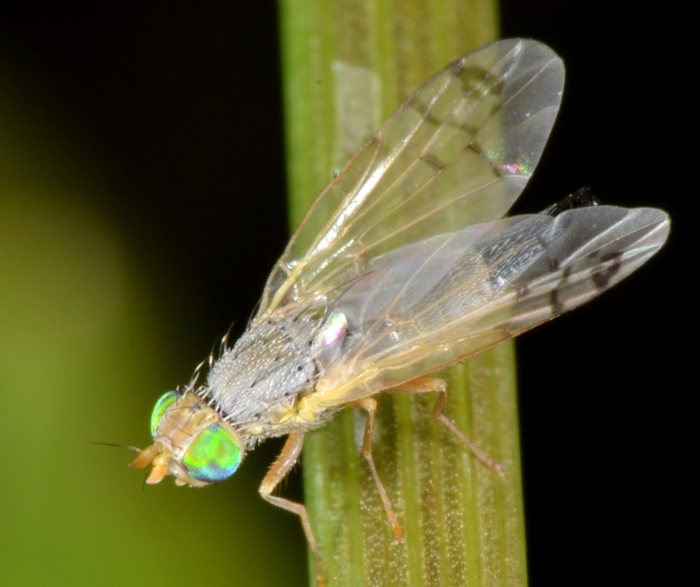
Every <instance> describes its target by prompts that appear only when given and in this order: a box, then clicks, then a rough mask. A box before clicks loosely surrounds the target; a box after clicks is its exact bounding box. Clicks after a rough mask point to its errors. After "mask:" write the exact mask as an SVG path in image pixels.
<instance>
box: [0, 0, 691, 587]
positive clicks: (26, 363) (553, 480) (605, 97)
mask: <svg viewBox="0 0 700 587" xmlns="http://www.w3.org/2000/svg"><path fill="white" fill-rule="evenodd" d="M503 15H504V16H503V32H504V36H528V37H535V38H539V39H541V40H542V41H544V42H547V43H549V44H551V45H552V46H553V47H554V49H555V50H557V51H558V52H559V53H560V54H561V55H562V56H563V58H564V60H565V63H566V65H567V70H568V80H567V86H566V95H565V97H564V111H563V112H562V115H561V117H560V120H559V122H558V123H557V126H556V127H555V130H554V136H553V139H552V141H551V142H550V146H549V148H548V149H547V151H546V153H545V156H544V157H543V159H542V162H541V164H540V166H539V168H538V171H537V173H536V174H535V177H534V178H533V181H532V182H531V186H530V188H529V191H528V194H527V198H525V199H524V202H523V206H524V207H525V208H526V209H528V210H539V209H542V208H544V207H545V206H546V205H547V204H549V203H551V202H552V201H554V200H556V199H559V198H561V197H562V196H563V195H565V194H566V193H567V192H569V191H571V190H573V189H576V188H578V187H580V186H581V185H585V184H588V185H592V186H593V187H594V189H596V191H598V193H599V194H600V195H601V196H602V198H603V199H604V201H606V202H610V203H617V204H620V205H627V206H633V205H656V206H659V207H663V208H665V209H667V210H668V211H669V212H671V215H672V217H673V218H674V225H673V228H672V235H671V239H670V242H669V244H668V245H667V247H666V248H665V249H664V251H662V252H661V254H659V255H658V256H657V257H656V258H655V259H654V260H652V261H651V262H650V263H649V265H648V266H646V267H644V268H643V269H642V270H641V271H639V273H638V274H636V275H635V276H633V277H632V278H630V279H629V280H627V281H626V282H625V283H623V284H622V285H620V286H619V287H617V288H615V290H614V291H612V292H610V293H609V294H606V295H605V296H603V297H602V298H601V300H599V301H596V302H595V303H593V304H590V305H589V306H587V307H585V308H583V309H581V310H579V311H577V312H575V313H573V314H572V315H570V316H567V317H565V318H562V319H560V320H557V321H555V322H554V323H553V324H552V325H547V326H546V327H542V328H540V329H537V330H536V331H534V332H533V333H531V334H528V335H526V336H525V337H524V338H523V340H522V341H521V343H520V344H519V365H520V367H519V378H520V387H521V394H520V395H521V412H522V431H523V452H524V475H525V498H526V516H527V532H528V558H529V565H530V572H531V577H532V581H533V584H536V585H548V584H552V585H560V584H561V576H562V575H561V572H562V571H563V570H570V569H572V568H575V569H576V577H577V579H578V580H580V581H581V582H580V583H577V582H576V581H572V580H567V584H569V585H572V584H596V583H595V582H596V581H599V579H600V576H599V575H598V573H599V572H600V569H602V568H612V569H613V571H608V573H609V574H608V575H607V578H608V581H613V582H614V581H615V580H616V577H617V579H619V580H622V579H623V578H624V580H625V581H626V582H628V583H629V582H634V578H635V576H638V577H640V578H643V579H645V580H647V581H650V580H652V578H653V577H654V575H655V573H657V572H658V573H659V574H661V573H662V572H666V571H667V569H668V566H667V565H666V564H665V562H664V561H666V560H668V558H669V557H670V556H671V555H668V556H666V554H665V553H664V549H665V548H672V546H673V540H670V539H662V538H661V537H664V536H671V535H672V531H671V527H670V525H669V522H668V517H669V516H668V512H667V510H666V509H665V508H663V507H661V506H660V504H661V503H665V501H666V500H667V499H673V500H674V503H677V502H678V498H677V495H676V490H675V489H674V487H675V486H674V484H673V483H671V482H670V480H669V479H667V478H666V476H665V475H668V474H671V475H672V474H673V473H674V471H675V472H676V473H677V472H678V471H681V470H684V467H685V465H686V463H687V462H688V461H689V460H690V458H689V457H686V456H685V455H683V452H682V448H681V449H679V450H678V451H677V450H676V449H675V447H682V446H685V444H684V443H683V440H682V439H681V438H680V437H679V436H680V434H681V432H682V430H683V427H682V426H679V425H678V424H677V414H676V411H677V410H678V401H677V399H680V400H681V401H682V399H683V397H684V396H683V394H682V390H683V389H685V388H687V384H682V383H680V382H679V381H677V380H676V378H677V373H678V372H679V371H680V372H682V369H677V368H671V366H676V365H685V364H692V362H691V361H690V360H689V361H687V362H686V361H684V360H683V359H679V357H677V356H676V355H675V354H674V352H675V348H674V347H675V346H677V345H675V344H673V343H674V342H675V340H677V336H678V335H677V332H676V330H675V329H676V328H677V327H678V325H679V324H685V323H687V319H685V318H681V317H680V316H679V313H680V311H683V307H684V303H683V302H679V300H681V299H682V298H681V297H680V295H681V293H682V292H683V291H686V293H685V295H686V296H687V295H688V294H687V287H688V286H687V285H685V286H684V279H683V276H684V275H685V273H684V271H687V264H686V265H684V266H681V265H680V262H681V261H682V260H684V259H686V258H687V254H686V255H683V254H682V253H683V251H685V252H687V251H693V250H694V249H693V248H692V247H695V248H696V247H697V245H696V244H692V243H690V236H691V235H689V234H688V233H687V232H685V229H684V224H683V220H684V219H683V212H685V210H683V204H684V202H685V199H687V194H688V193H691V192H690V191H689V190H691V188H690V187H689V186H688V185H686V184H685V183H684V181H685V180H684V177H685V176H684V174H683V173H682V169H680V170H679V167H681V168H682V166H679V161H681V160H682V158H680V156H679V153H678V149H676V148H673V147H672V145H673V144H674V141H675V140H676V138H677V137H676V135H677V133H679V132H680V131H679V128H680V127H679V126H678V124H677V123H676V122H674V120H675V116H676V114H679V113H682V111H683V110H682V108H680V109H679V106H678V104H682V102H677V101H676V100H678V99H679V98H678V95H679V92H680V93H682V91H681V90H679V89H678V87H677V85H676V81H677V80H680V79H682V76H681V75H680V74H679V73H674V72H673V71H672V70H670V69H669V67H671V66H672V65H675V62H676V59H675V58H674V59H671V58H670V57H669V58H668V59H664V58H663V52H662V53H661V54H659V51H658V50H656V49H654V50H652V49H651V48H650V45H649V43H648V41H641V40H640V37H639V34H638V31H645V30H649V28H650V27H652V26H653V27H656V29H657V30H658V29H661V30H669V31H672V30H675V29H674V28H673V27H672V26H670V25H669V26H668V27H666V26H660V25H659V24H658V22H656V21H657V20H658V19H659V18H660V17H659V16H658V15H656V14H651V13H649V14H645V13H640V12H637V13H635V14H630V13H623V12H622V11H620V13H619V14H618V13H614V12H611V11H610V10H608V4H607V3H605V2H603V1H602V0H596V1H593V2H590V1H589V2H573V3H561V2H556V1H555V0H547V1H545V0H542V1H536V0H527V1H525V0H523V1H521V2H516V1H513V0H511V1H504V2H503ZM601 15H605V18H601ZM644 19H646V20H644ZM659 46H663V43H658V42H657V45H655V47H659ZM641 48H644V49H645V50H644V51H642V50H641ZM455 57H456V56H455ZM669 63H670V64H671V65H669ZM278 68H279V62H278V41H277V23H276V15H275V11H274V6H273V5H272V4H269V3H265V2H260V3H248V4H246V5H240V4H239V3H231V2H223V1H215V2H211V3H207V4H206V5H194V4H192V3H187V2H180V1H173V2H165V1H163V0H156V1H153V2H146V3H144V2H133V1H125V2H121V3H119V4H118V5H114V6H111V5H102V4H99V5H97V4H90V3H71V2H68V3H60V4H57V3H49V2H24V3H19V2H8V3H4V4H3V7H2V8H0V447H1V448H2V454H3V461H2V464H3V466H2V467H1V468H0V585H2V586H3V587H4V586H5V585H7V586H11V587H15V586H25V585H26V586H34V585H71V586H73V585H86V586H90V585H118V586H121V585H129V586H138V585H149V586H160V585H172V584H191V585H204V584H207V583H212V582H215V583H216V584H219V585H242V586H247V585H255V586H263V585H285V586H286V585H289V586H296V585H304V584H306V581H305V574H306V557H305V552H304V539H303V535H302V533H301V530H300V528H299V523H298V520H297V519H296V518H295V517H294V516H292V515H290V514H288V513H286V512H282V511H280V510H278V509H276V508H274V507H272V506H270V505H268V504H266V503H265V502H264V501H263V500H262V499H261V498H260V497H259V496H258V493H257V487H258V485H259V483H260V480H261V479H262V477H263V475H264V472H265V470H266V467H267V466H269V464H270V463H271V462H272V461H273V459H274V456H275V454H276V452H277V451H278V450H279V447H280V445H279V443H275V442H269V443H266V444H265V445H263V446H261V447H260V448H259V449H257V450H256V451H255V452H254V453H252V454H251V455H249V457H248V459H247V460H246V462H245V463H244V465H243V466H242V467H241V470H240V471H239V472H238V473H237V474H236V476H235V477H234V478H233V479H232V480H230V481H228V482H227V483H224V484H222V485H220V486H217V487H210V488H206V489H198V490H189V489H184V488H176V487H175V486H174V484H173V483H172V480H171V479H168V480H166V481H165V482H164V483H162V484H160V485H159V486H155V487H145V488H144V487H143V480H144V478H145V473H144V472H142V471H133V470H130V469H128V468H127V467H126V463H127V462H129V461H130V460H131V459H132V458H133V456H134V453H131V452H128V451H126V450H121V449H117V448H109V447H104V446H97V445H93V444H91V443H93V442H114V443H120V444H125V445H136V446H145V445H146V444H148V443H149V441H150V438H149V436H148V421H149V415H150V411H151V409H152V406H153V403H154V402H155V401H156V399H157V398H158V397H159V396H160V395H161V394H162V393H164V392H165V391H167V390H168V389H172V388H173V387H175V386H176V385H177V384H180V383H185V382H187V381H188V380H189V378H190V376H191V374H192V370H193V369H194V367H195V365H196V364H197V363H199V361H201V360H202V359H203V358H204V357H205V356H206V355H207V354H208V353H209V352H210V350H211V349H212V346H213V344H214V342H215V341H216V340H217V339H219V338H220V337H221V336H222V335H223V334H224V333H225V332H226V330H227V329H228V327H229V325H230V324H231V323H232V322H233V321H234V320H235V321H236V322H235V324H234V327H233V333H234V335H235V334H236V333H238V332H240V331H241V329H242V328H243V326H244V324H245V322H246V320H247V319H248V316H249V315H250V313H251V311H252V309H253V308H254V305H255V303H256V301H257V299H258V297H259V295H260V293H261V291H262V285H263V283H264V280H265V277H266V276H267V273H268V272H269V270H270V268H271V266H272V264H273V262H274V260H275V258H276V257H277V255H278V254H279V253H280V252H281V250H282V248H283V246H284V243H285V242H286V235H287V225H286V219H285V207H284V203H283V202H284V192H285V186H284V162H283V146H282V122H281V114H280V111H281V100H282V98H281V95H280V82H279V77H280V72H279V70H278ZM663 80H676V81H674V82H673V83H672V84H670V85H669V83H670V82H664V81H663ZM318 83H323V80H319V82H318ZM667 90H668V91H667ZM671 90H672V91H671ZM681 127H682V124H681ZM332 171H333V170H329V178H330V176H331V174H332ZM318 187H319V189H320V188H321V187H322V186H318ZM692 189H695V188H692ZM519 206H520V204H519ZM521 209H522V208H521ZM686 238H687V239H688V241H689V243H690V244H687V245H684V244H683V240H684V239H686ZM679 252H680V253H681V254H679ZM686 263H687V262H686ZM684 287H685V288H686V289H685V290H684V289H683V288H684ZM674 314H675V315H674ZM669 449H670V450H669ZM591 473H593V474H591ZM284 491H285V493H286V494H287V495H290V496H296V497H297V498H301V495H300V488H299V486H298V479H295V478H293V479H291V480H290V482H289V484H288V485H287V487H286V488H284ZM601 530H604V531H603V532H601ZM621 542H624V544H625V545H626V549H625V552H628V553H632V554H625V553H623V552H621V550H620V548H619V545H620V543H621ZM627 557H629V558H627ZM638 560H645V566H644V567H643V568H639V567H638V565H636V563H635V562H634V561H638ZM635 565H636V566H635ZM636 573H637V574H636ZM663 577H664V579H665V580H666V581H667V582H668V581H669V577H668V575H667V574H664V575H663ZM618 582H619V581H618Z"/></svg>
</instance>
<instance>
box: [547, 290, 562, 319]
mask: <svg viewBox="0 0 700 587" xmlns="http://www.w3.org/2000/svg"><path fill="white" fill-rule="evenodd" d="M549 305H550V306H551V308H552V316H558V315H559V314H561V313H562V312H563V311H564V304H562V303H561V300H560V299H559V290H558V289H556V288H555V289H553V290H552V291H550V292H549Z"/></svg>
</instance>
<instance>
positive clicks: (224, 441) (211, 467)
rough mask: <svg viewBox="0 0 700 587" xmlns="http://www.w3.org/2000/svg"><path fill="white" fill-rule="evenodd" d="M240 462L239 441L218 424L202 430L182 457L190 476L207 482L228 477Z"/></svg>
mask: <svg viewBox="0 0 700 587" xmlns="http://www.w3.org/2000/svg"><path fill="white" fill-rule="evenodd" d="M240 462H241V449H240V447H239V446H238V443H237V442H236V440H235V439H234V438H233V437H232V436H231V435H230V434H229V433H228V432H227V431H226V430H225V429H224V428H222V427H221V426H219V425H217V424H212V425H211V426H209V427H208V428H205V429H204V430H203V431H202V432H200V433H199V435H198V436H197V438H195V439H194V441H193V442H192V444H190V447H189V448H188V449H187V452H186V453H185V456H184V457H183V458H182V464H183V465H184V466H185V468H186V469H187V472H188V473H189V474H190V476H191V477H194V478H195V479H197V480H199V481H204V482H206V483H218V482H219V481H223V480H224V479H228V478H229V477H230V476H231V475H233V474H234V473H235V472H236V469H238V465H239V464H240Z"/></svg>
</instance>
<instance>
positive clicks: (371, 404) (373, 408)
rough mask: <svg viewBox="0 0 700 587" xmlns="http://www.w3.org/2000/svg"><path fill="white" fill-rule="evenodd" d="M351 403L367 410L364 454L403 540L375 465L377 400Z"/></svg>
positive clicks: (396, 531) (380, 494) (388, 512)
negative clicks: (374, 443)
mask: <svg viewBox="0 0 700 587" xmlns="http://www.w3.org/2000/svg"><path fill="white" fill-rule="evenodd" d="M350 405H351V406H355V407H358V408H362V409H363V410H365V411H366V412H367V423H366V424H365V432H364V438H363V441H362V454H363V455H364V457H365V459H367V464H368V465H369V470H370V471H371V472H372V477H374V483H375V484H376V485H377V490H378V491H379V497H380V498H381V500H382V504H383V505H384V509H385V510H386V515H387V516H388V517H389V523H390V524H391V529H392V531H393V532H394V538H395V539H396V540H401V539H402V538H403V532H402V531H401V525H400V524H399V521H398V520H397V518H396V514H395V513H394V508H392V507H391V502H390V501H389V496H388V495H387V493H386V489H384V484H383V483H382V481H381V479H380V478H379V473H377V467H376V466H375V464H374V458H373V457H372V435H373V433H374V419H375V415H376V413H377V400H375V399H373V398H371V397H368V398H364V399H361V400H357V401H356V402H353V403H352V404H350Z"/></svg>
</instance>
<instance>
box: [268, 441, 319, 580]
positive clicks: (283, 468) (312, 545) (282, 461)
mask: <svg viewBox="0 0 700 587" xmlns="http://www.w3.org/2000/svg"><path fill="white" fill-rule="evenodd" d="M303 446H304V433H303V432H300V431H297V432H292V433H291V434H290V435H289V436H288V437H287V442H285V443H284V446H283V447H282V452H281V453H280V456H278V457H277V460H276V461H275V462H274V463H272V467H270V470H269V471H268V472H267V475H265V478H264V479H263V480H262V483H261V484H260V489H259V491H260V495H261V496H262V498H263V499H264V500H266V501H269V502H270V503H271V504H273V505H276V506H277V507H280V508H282V509H285V510H287V511H288V512H292V513H294V514H296V515H298V516H299V518H300V519H301V526H302V528H304V534H305V535H306V541H307V542H308V544H309V549H310V550H311V555H312V556H313V557H314V566H315V567H316V585H317V586H318V587H323V586H324V585H325V584H326V580H325V577H324V575H323V565H322V564H321V554H320V553H319V550H318V544H317V543H316V538H315V537H314V533H313V530H311V524H310V522H309V515H308V513H307V512H306V506H304V505H302V504H300V503H297V502H295V501H291V500H289V499H285V498H284V497H279V496H278V495H272V492H273V491H274V490H275V487H277V485H278V484H279V482H280V481H282V479H284V478H285V477H286V476H287V474H288V473H289V471H291V469H292V467H293V466H294V465H295V463H296V462H297V460H298V459H299V455H300V454H301V449H302V447H303Z"/></svg>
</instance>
